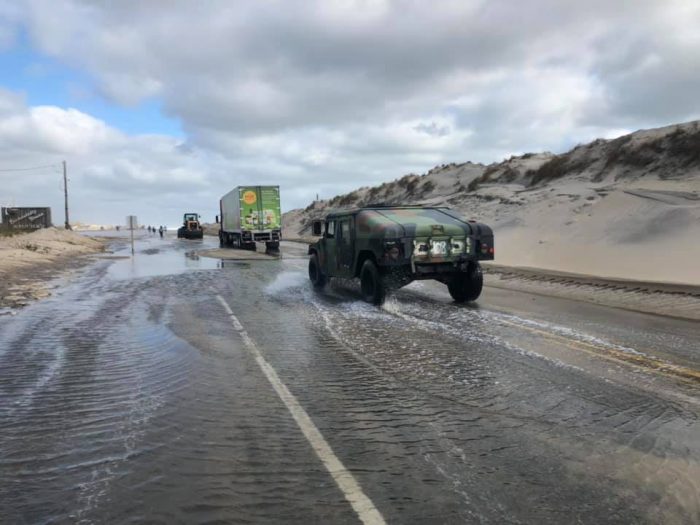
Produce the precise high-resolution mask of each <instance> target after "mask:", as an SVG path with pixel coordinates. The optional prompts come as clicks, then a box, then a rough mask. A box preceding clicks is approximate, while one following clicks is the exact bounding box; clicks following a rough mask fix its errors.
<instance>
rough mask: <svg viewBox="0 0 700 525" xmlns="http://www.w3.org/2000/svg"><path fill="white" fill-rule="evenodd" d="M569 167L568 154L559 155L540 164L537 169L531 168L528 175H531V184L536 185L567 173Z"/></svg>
mask: <svg viewBox="0 0 700 525" xmlns="http://www.w3.org/2000/svg"><path fill="white" fill-rule="evenodd" d="M567 169H568V158H567V156H566V155H558V156H556V157H554V158H552V159H550V160H548V161H547V162H545V163H544V164H542V166H540V167H539V168H538V169H536V170H529V171H528V172H527V173H526V175H528V176H529V177H530V186H535V185H537V184H540V183H542V182H549V181H551V180H554V179H558V178H560V177H563V176H564V175H566V172H567Z"/></svg>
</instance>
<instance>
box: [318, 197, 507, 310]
mask: <svg viewBox="0 0 700 525" xmlns="http://www.w3.org/2000/svg"><path fill="white" fill-rule="evenodd" d="M312 229H313V233H314V235H316V236H320V237H321V238H320V239H319V240H318V241H317V242H316V243H314V244H312V245H311V246H309V278H310V279H311V281H312V282H313V284H314V285H315V286H316V287H323V286H324V285H325V283H326V282H327V280H328V279H329V278H332V277H344V278H359V279H360V284H361V289H362V295H363V298H364V299H365V300H367V301H368V302H371V303H374V304H380V303H381V302H383V300H384V297H385V294H386V292H387V291H390V290H394V289H398V288H401V287H402V286H405V285H406V284H409V283H410V282H412V281H414V280H425V279H435V280H438V281H440V282H443V283H444V284H446V285H447V287H448V289H449V291H450V294H451V296H452V298H453V299H454V300H455V301H457V302H465V301H474V300H476V299H477V298H478V297H479V295H480V294H481V289H482V286H483V276H482V272H481V266H480V264H479V261H482V260H493V258H494V255H495V249H494V245H493V232H492V230H491V228H489V227H488V226H486V225H485V224H481V223H478V222H475V221H467V220H465V219H463V218H461V217H460V216H459V215H458V214H456V213H455V212H454V211H452V210H450V209H449V208H446V207H425V206H368V207H363V208H358V209H354V210H343V211H337V212H331V213H329V214H328V215H327V216H326V217H325V219H324V220H322V221H315V222H314V223H313V225H312Z"/></svg>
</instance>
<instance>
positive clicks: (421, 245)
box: [413, 241, 430, 257]
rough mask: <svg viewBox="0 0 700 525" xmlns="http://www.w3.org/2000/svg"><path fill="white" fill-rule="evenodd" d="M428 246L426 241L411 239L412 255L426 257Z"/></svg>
mask: <svg viewBox="0 0 700 525" xmlns="http://www.w3.org/2000/svg"><path fill="white" fill-rule="evenodd" d="M429 249H430V247H429V246H428V243H426V242H420V241H413V255H414V257H427V255H428V251H429Z"/></svg>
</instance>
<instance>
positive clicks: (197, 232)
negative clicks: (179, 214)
mask: <svg viewBox="0 0 700 525" xmlns="http://www.w3.org/2000/svg"><path fill="white" fill-rule="evenodd" d="M203 237H204V230H203V229H202V224H201V223H200V222H199V215H197V214H196V213H185V214H184V216H183V218H182V226H180V227H179V228H178V229H177V238H178V239H201V238H203Z"/></svg>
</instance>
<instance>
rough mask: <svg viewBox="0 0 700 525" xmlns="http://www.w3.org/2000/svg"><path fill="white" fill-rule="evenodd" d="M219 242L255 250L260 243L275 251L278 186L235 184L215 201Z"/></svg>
mask: <svg viewBox="0 0 700 525" xmlns="http://www.w3.org/2000/svg"><path fill="white" fill-rule="evenodd" d="M219 212H220V215H219V217H217V222H218V223H219V245H220V246H221V247H222V248H223V247H231V248H242V249H245V250H255V243H256V242H264V243H265V246H266V248H267V249H268V250H277V249H279V246H280V239H281V238H282V211H281V209H280V189H279V186H238V187H236V188H234V189H233V190H231V191H230V192H228V193H227V194H226V195H224V196H223V197H221V200H220V201H219Z"/></svg>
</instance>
